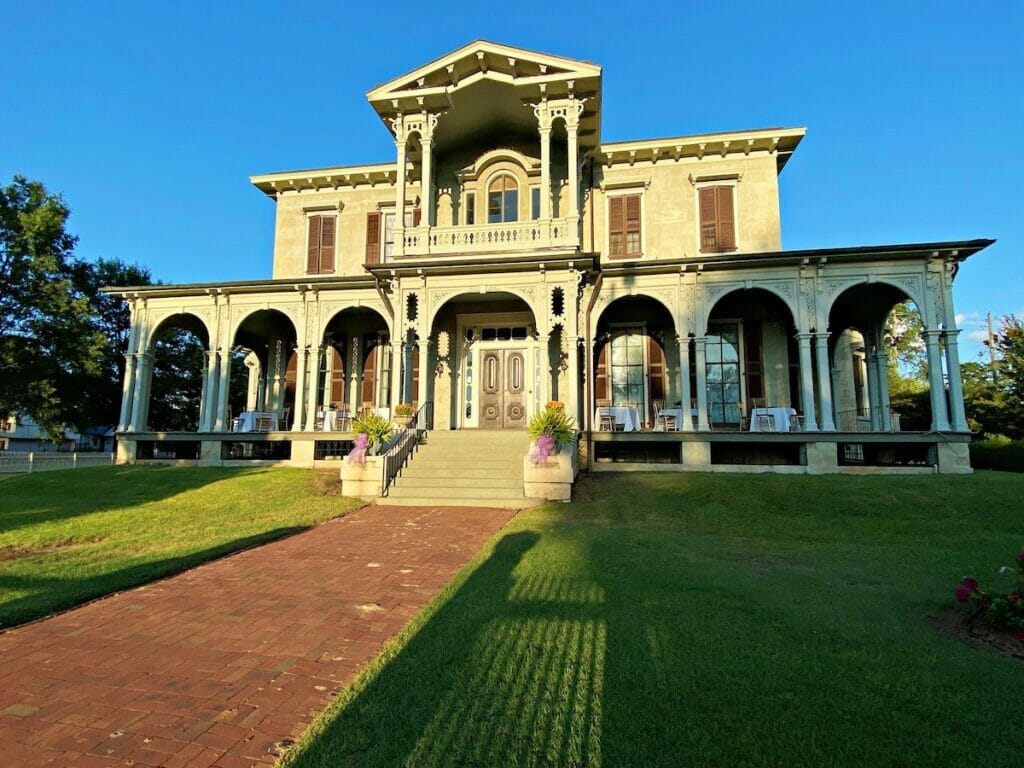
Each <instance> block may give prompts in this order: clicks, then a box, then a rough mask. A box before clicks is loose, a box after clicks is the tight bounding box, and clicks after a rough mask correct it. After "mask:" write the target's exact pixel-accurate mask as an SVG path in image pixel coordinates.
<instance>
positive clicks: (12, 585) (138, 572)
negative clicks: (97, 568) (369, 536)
mask: <svg viewBox="0 0 1024 768" xmlns="http://www.w3.org/2000/svg"><path fill="white" fill-rule="evenodd" d="M309 528H310V526H291V527H282V528H275V529H273V530H270V531H265V532H263V533H259V534H255V535H253V536H246V537H243V538H239V539H234V540H232V541H226V542H224V543H223V544H218V545H216V546H213V547H209V548H207V549H203V550H199V551H197V552H189V553H188V554H184V555H179V556H177V557H169V558H164V559H162V560H153V561H150V562H142V563H136V564H135V565H131V566H128V567H126V568H121V569H119V570H116V571H111V572H107V573H101V574H96V575H94V576H90V577H82V576H81V574H75V575H74V576H73V577H68V578H56V577H47V576H26V575H22V574H10V573H0V595H2V594H3V593H4V592H5V591H6V590H18V591H26V590H28V591H29V594H27V595H25V596H23V597H20V598H16V599H14V600H11V601H10V602H5V603H0V631H3V630H7V629H11V628H13V627H15V626H17V625H19V624H24V623H26V622H29V621H33V620H36V619H40V618H43V617H46V616H49V615H51V614H53V613H57V612H59V611H64V610H67V609H69V608H73V607H75V606H78V605H81V604H83V603H86V602H89V601H90V600H93V599H96V598H99V597H103V596H105V595H109V594H111V593H114V592H121V591H123V590H126V589H130V588H132V587H137V586H140V585H142V584H147V583H150V582H152V581H155V580H157V579H161V578H165V577H167V576H172V575H174V574H178V573H181V572H183V571H187V570H188V569H190V568H194V567H195V566H197V565H201V564H203V563H207V562H209V561H211V560H216V559H218V558H221V557H224V556H226V555H230V554H233V553H235V552H239V551H241V550H244V549H249V548H251V547H255V546H258V545H260V544H265V543H267V542H269V541H274V540H276V539H282V538H284V537H286V536H293V535H295V534H297V533H301V532H303V531H307V530H309Z"/></svg>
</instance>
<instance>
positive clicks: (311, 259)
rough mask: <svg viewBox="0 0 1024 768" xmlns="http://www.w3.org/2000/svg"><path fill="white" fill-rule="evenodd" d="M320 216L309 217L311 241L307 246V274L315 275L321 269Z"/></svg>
mask: <svg viewBox="0 0 1024 768" xmlns="http://www.w3.org/2000/svg"><path fill="white" fill-rule="evenodd" d="M321 218H322V217H320V216H310V217H309V242H308V243H307V247H306V274H307V275H315V274H316V273H317V272H319V271H320V229H321V227H320V224H321Z"/></svg>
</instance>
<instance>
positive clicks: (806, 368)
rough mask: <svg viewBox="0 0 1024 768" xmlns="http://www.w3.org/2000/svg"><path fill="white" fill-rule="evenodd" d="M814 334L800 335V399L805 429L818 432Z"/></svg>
mask: <svg viewBox="0 0 1024 768" xmlns="http://www.w3.org/2000/svg"><path fill="white" fill-rule="evenodd" d="M813 337H814V334H813V333H798V334H797V335H796V341H797V347H798V349H799V351H800V399H801V400H802V401H803V408H804V429H807V430H811V431H817V429H818V420H817V418H816V417H815V403H814V366H813V365H812V363H811V339H812V338H813Z"/></svg>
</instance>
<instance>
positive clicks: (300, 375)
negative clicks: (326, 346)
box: [292, 347, 309, 432]
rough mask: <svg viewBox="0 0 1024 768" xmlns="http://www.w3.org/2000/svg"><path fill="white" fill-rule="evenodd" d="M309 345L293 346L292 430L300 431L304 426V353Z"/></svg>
mask: <svg viewBox="0 0 1024 768" xmlns="http://www.w3.org/2000/svg"><path fill="white" fill-rule="evenodd" d="M308 352H309V347H296V348H295V406H294V407H295V413H293V414H292V432H301V431H302V428H303V426H305V419H304V418H303V415H304V413H305V409H304V408H303V404H304V403H305V394H306V355H307V353H308Z"/></svg>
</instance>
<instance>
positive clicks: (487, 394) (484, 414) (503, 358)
mask: <svg viewBox="0 0 1024 768" xmlns="http://www.w3.org/2000/svg"><path fill="white" fill-rule="evenodd" d="M480 371H481V376H480V378H481V383H480V427H481V428H482V429H524V428H525V427H526V353H525V350H522V349H489V350H485V351H483V352H482V353H481V355H480Z"/></svg>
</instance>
